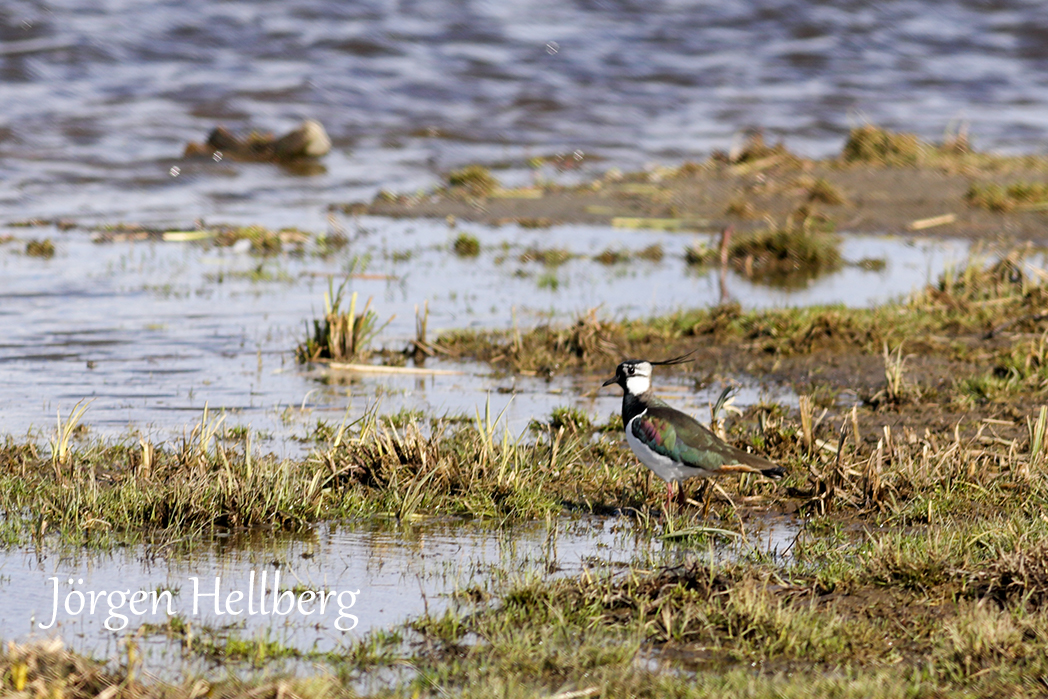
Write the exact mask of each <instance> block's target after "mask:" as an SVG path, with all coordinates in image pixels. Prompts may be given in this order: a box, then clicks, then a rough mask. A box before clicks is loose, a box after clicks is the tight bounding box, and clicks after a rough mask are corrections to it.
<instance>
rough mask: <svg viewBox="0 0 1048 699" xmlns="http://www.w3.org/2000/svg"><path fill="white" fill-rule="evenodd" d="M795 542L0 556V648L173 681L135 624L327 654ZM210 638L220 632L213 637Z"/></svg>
mask: <svg viewBox="0 0 1048 699" xmlns="http://www.w3.org/2000/svg"><path fill="white" fill-rule="evenodd" d="M797 532H798V524H797V523H796V522H794V521H793V520H792V519H789V518H777V519H774V518H773V519H768V520H765V521H763V522H761V521H756V522H751V523H749V524H748V525H747V538H746V539H745V540H735V539H732V538H729V539H719V538H718V539H717V540H716V541H715V542H713V541H711V540H709V539H702V540H690V541H688V540H686V541H682V542H666V543H663V542H662V541H661V540H659V539H658V538H657V537H656V538H652V537H650V536H646V535H641V534H639V533H637V529H636V526H635V525H634V523H633V522H632V521H630V520H628V519H625V518H610V519H609V518H595V517H591V518H584V519H580V520H572V521H567V520H565V521H560V522H554V523H553V524H552V525H551V526H550V527H547V526H544V525H522V526H519V527H512V528H495V527H493V526H491V525H485V524H483V523H458V524H454V523H445V524H440V523H436V524H428V525H422V526H407V527H404V528H400V527H398V526H396V525H394V524H392V523H390V524H389V525H388V526H383V525H381V524H378V525H374V524H373V525H333V524H332V525H324V526H321V527H318V528H317V529H316V530H314V531H312V532H310V533H309V534H308V535H303V536H299V537H291V538H289V537H286V536H281V537H273V536H272V535H269V536H266V535H264V534H263V533H256V534H254V535H251V536H241V537H235V538H229V539H222V538H220V539H217V540H216V541H215V542H214V543H213V545H211V546H210V547H207V548H204V549H202V550H197V551H194V552H192V553H189V554H185V553H175V552H173V551H168V550H163V549H161V550H153V549H150V548H149V547H141V546H135V547H129V548H119V549H116V550H114V551H112V552H110V553H103V554H99V553H93V552H75V551H74V552H67V553H56V552H41V551H34V550H12V551H7V552H3V553H0V637H2V638H4V639H7V640H19V641H21V640H25V639H27V638H31V637H37V638H40V637H44V638H47V637H51V636H53V635H56V634H57V635H59V636H61V637H62V638H63V640H64V641H65V642H66V643H67V644H69V645H70V646H71V647H72V648H73V649H74V650H77V651H80V652H83V653H90V654H94V655H95V656H97V657H102V658H111V657H117V656H119V655H120V654H121V653H122V652H123V650H122V647H121V643H122V642H124V641H126V639H127V638H128V637H129V636H131V635H132V634H135V633H137V634H138V635H139V638H140V640H139V641H138V642H139V644H140V647H141V648H142V650H143V653H144V656H145V661H144V663H145V669H146V670H147V671H148V672H150V673H152V674H157V675H160V676H165V677H166V676H174V675H177V673H178V671H179V669H180V668H184V667H185V665H184V664H183V663H188V664H189V665H191V666H195V665H193V664H194V663H196V662H197V661H196V660H194V659H189V658H186V659H183V655H182V652H181V650H180V641H179V638H177V637H176V638H169V637H167V636H165V635H164V634H163V633H162V632H157V631H149V630H147V629H144V630H139V627H141V626H142V624H144V623H152V624H164V623H167V622H169V621H171V620H172V618H173V617H178V618H177V620H176V622H178V623H180V628H186V627H188V628H190V629H191V631H190V632H191V633H194V634H195V635H196V637H197V638H199V639H212V638H217V639H218V640H219V641H221V640H222V639H224V638H228V637H235V638H241V639H257V638H268V639H270V640H274V641H280V642H281V643H283V644H284V645H286V646H289V647H291V648H294V649H296V650H297V651H299V652H302V653H323V652H326V651H330V650H335V651H337V650H339V649H342V648H345V647H346V646H347V645H349V644H351V643H353V642H354V641H355V640H358V639H360V638H361V637H362V636H363V635H364V634H366V633H367V632H368V631H373V630H378V629H389V628H392V627H394V626H397V625H399V624H402V623H404V622H405V621H407V620H408V619H409V618H411V617H415V616H418V615H421V614H423V613H425V612H426V611H427V610H428V611H429V612H430V613H435V614H439V613H440V612H441V611H442V610H443V609H446V608H448V606H449V605H451V604H455V603H456V601H455V600H456V599H457V598H456V593H458V592H464V591H467V590H472V591H474V593H483V594H480V595H477V594H474V596H475V597H485V596H487V595H492V594H494V595H498V594H500V591H502V590H504V589H505V587H506V585H511V584H513V583H515V582H522V581H525V580H534V579H536V578H549V577H551V576H554V577H555V576H566V575H576V574H578V573H580V572H582V571H583V569H588V570H601V569H605V568H607V569H610V570H617V569H618V568H620V567H622V566H623V565H626V564H630V563H633V562H641V563H643V564H645V565H649V566H659V565H672V564H675V563H679V562H680V561H681V560H683V558H685V557H695V556H700V557H701V556H707V555H714V556H715V557H717V559H718V560H720V559H725V558H731V557H737V556H743V555H761V556H772V557H773V558H775V557H778V556H782V555H788V550H789V549H790V547H791V545H792V542H793V539H794V537H795V536H796V535H797ZM277 579H279V581H277ZM70 581H72V582H70ZM56 591H57V595H58V596H57V607H56V604H55V599H56V598H55V594H56ZM139 591H141V594H140V595H139V597H137V598H134V595H135V593H138V592H139ZM120 592H123V593H125V594H123V595H119V594H114V593H120ZM311 593H312V594H311ZM216 594H217V596H216ZM320 596H324V597H325V600H326V608H324V609H323V610H322V609H321V602H320V601H319V597H320ZM154 600H155V601H158V602H159V604H157V605H155V606H154ZM92 601H94V603H95V607H94V612H92V611H91V604H92ZM135 611H142V612H144V613H142V614H136V613H134V612H135ZM154 611H155V613H154ZM168 611H171V612H173V613H174V614H173V615H172V616H171V617H169V616H168ZM42 627H49V628H46V629H45V628H42ZM192 629H195V631H192ZM209 629H217V630H220V631H221V632H220V633H219V634H218V635H217V637H213V636H211V634H210V632H209ZM340 629H347V630H345V631H343V630H340ZM198 643H199V642H198ZM307 664H308V663H307Z"/></svg>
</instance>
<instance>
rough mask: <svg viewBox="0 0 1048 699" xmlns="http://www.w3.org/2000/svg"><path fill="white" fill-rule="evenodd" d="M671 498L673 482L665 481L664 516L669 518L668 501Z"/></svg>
mask: <svg viewBox="0 0 1048 699" xmlns="http://www.w3.org/2000/svg"><path fill="white" fill-rule="evenodd" d="M672 498H673V481H666V516H667V517H669V516H670V500H671V499H672Z"/></svg>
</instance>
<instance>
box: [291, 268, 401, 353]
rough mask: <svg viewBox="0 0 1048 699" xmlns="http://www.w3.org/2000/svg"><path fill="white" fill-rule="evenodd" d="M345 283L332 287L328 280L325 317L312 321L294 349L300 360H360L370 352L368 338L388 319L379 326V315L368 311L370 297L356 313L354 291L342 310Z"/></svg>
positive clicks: (330, 281) (375, 333)
mask: <svg viewBox="0 0 1048 699" xmlns="http://www.w3.org/2000/svg"><path fill="white" fill-rule="evenodd" d="M348 284H349V280H348V279H347V280H345V281H343V282H342V283H341V284H340V285H339V287H338V290H335V289H334V281H333V280H330V279H329V280H328V290H327V291H326V292H325V293H324V317H323V318H319V319H316V318H315V319H314V320H313V328H312V332H310V333H308V334H307V337H306V339H305V340H303V341H302V342H301V343H300V344H299V345H298V347H296V348H295V357H296V358H297V359H298V361H299V362H302V363H304V362H312V361H316V360H318V359H330V360H335V361H361V360H364V359H367V357H368V356H369V354H370V353H371V348H370V345H371V341H372V340H374V339H375V337H376V336H377V335H378V334H379V333H380V332H382V329H383V328H385V327H386V325H388V324H389V321H386V323H385V324H383V325H381V326H380V325H379V324H378V314H377V313H375V311H373V310H371V299H370V298H368V301H367V303H366V304H364V310H363V311H361V312H360V313H357V312H356V308H357V293H356V292H355V291H354V292H353V293H352V294H351V295H350V297H349V308H348V309H344V308H343V307H342V304H343V303H344V302H345V301H346V299H345V292H346V286H347V285H348ZM390 320H392V318H390Z"/></svg>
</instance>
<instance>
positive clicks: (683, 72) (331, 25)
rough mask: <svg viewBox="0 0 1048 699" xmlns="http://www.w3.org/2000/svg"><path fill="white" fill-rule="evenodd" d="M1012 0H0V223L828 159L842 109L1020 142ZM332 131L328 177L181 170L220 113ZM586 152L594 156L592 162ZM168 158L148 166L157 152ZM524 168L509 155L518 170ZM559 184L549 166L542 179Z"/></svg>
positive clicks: (1036, 6)
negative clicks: (468, 169)
mask: <svg viewBox="0 0 1048 699" xmlns="http://www.w3.org/2000/svg"><path fill="white" fill-rule="evenodd" d="M1043 10H1044V8H1043V6H1042V4H1041V3H1038V2H1033V1H1031V0H999V1H997V2H993V3H983V2H973V1H971V0H949V1H945V2H932V1H930V0H898V1H896V2H890V3H876V4H870V3H861V2H854V1H852V2H846V3H833V2H826V1H825V0H820V1H817V2H810V1H805V2H801V1H799V0H763V1H761V2H742V1H741V0H729V1H726V2H668V1H667V2H657V3H638V2H631V1H629V0H580V1H578V2H573V3H557V2H549V1H548V0H528V1H526V2H516V3H503V2H490V1H489V0H455V1H450V0H404V1H400V2H390V1H388V0H370V1H365V2H354V3H344V2H335V1H333V0H310V2H302V1H301V0H299V1H297V2H276V1H274V0H262V1H256V0H250V1H249V0H229V1H226V2H222V3H209V2H203V1H202V0H181V1H179V2H170V1H160V2H148V3H136V2H127V1H126V0H100V1H99V2H93V3H82V2H76V1H74V0H46V1H45V0H9V1H8V2H5V3H4V5H3V7H2V8H0V104H3V105H4V108H3V110H2V111H0V158H2V159H3V162H4V170H5V173H4V174H5V176H4V177H3V178H2V179H0V220H3V219H10V218H22V217H27V216H45V217H53V216H72V217H82V216H88V215H92V216H97V217H99V218H101V219H105V220H109V221H115V220H132V221H149V222H154V221H161V220H181V219H184V218H186V217H188V218H190V219H193V218H196V217H198V216H205V217H210V216H214V215H230V214H234V213H241V214H249V215H253V216H257V217H261V218H268V217H269V216H270V215H271V214H272V213H273V212H276V211H282V212H288V213H290V214H291V215H294V216H296V217H298V218H304V217H309V216H311V215H315V212H316V211H318V210H320V209H321V208H322V207H323V206H324V205H326V204H328V203H330V202H332V201H347V200H353V199H360V198H370V196H371V195H373V194H374V192H375V191H376V190H377V189H378V188H379V187H386V188H388V189H393V190H405V189H407V190H414V189H415V188H416V187H419V186H428V185H429V184H431V183H432V182H433V181H434V179H435V178H436V176H437V173H438V172H439V171H442V170H447V169H449V168H451V167H453V166H455V165H458V164H461V163H464V162H469V161H476V160H481V161H487V162H494V161H500V160H510V161H515V162H516V163H517V164H518V166H520V164H521V163H522V161H523V160H524V159H525V158H527V157H529V156H540V155H553V154H558V153H560V154H564V155H565V156H566V157H567V164H568V165H569V166H571V167H576V166H577V165H578V161H576V160H575V156H574V154H575V153H578V154H579V157H580V158H581V163H582V167H583V168H587V167H596V168H603V167H605V166H607V164H608V163H609V162H610V163H611V164H612V165H615V166H619V167H635V166H640V165H643V164H645V163H647V162H649V161H664V162H665V161H670V162H672V161H678V160H681V159H684V158H693V157H704V156H705V155H707V154H708V153H709V152H710V151H711V150H712V149H715V148H716V149H722V150H728V149H729V148H730V147H731V145H732V142H733V139H734V138H735V135H736V134H737V133H738V132H739V131H740V130H741V129H745V128H749V127H761V128H764V129H766V130H767V132H768V135H769V137H770V138H771V139H773V140H775V139H778V138H785V139H786V140H787V143H788V144H789V145H790V146H791V147H792V148H794V149H796V150H798V151H799V152H801V153H803V154H806V155H812V156H818V155H823V154H827V153H831V152H835V151H837V150H838V149H839V148H840V146H841V144H842V143H843V139H844V136H845V134H846V132H847V130H848V128H849V127H850V126H853V125H855V124H857V123H860V122H861V121H862V120H863V119H864V118H865V119H868V120H870V121H872V122H874V123H878V124H883V125H885V126H887V127H890V128H894V129H899V130H907V131H915V132H917V133H918V134H920V135H921V136H923V137H925V138H929V139H937V138H939V137H941V135H942V133H943V132H944V130H945V129H947V128H948V127H951V126H952V127H953V128H956V126H957V125H959V124H961V123H964V124H968V125H969V126H970V131H971V134H972V136H973V138H974V142H975V144H976V146H978V147H980V148H1003V149H1010V150H1022V151H1041V152H1043V149H1044V143H1045V142H1046V140H1048V139H1046V136H1048V117H1046V116H1045V115H1046V114H1048V109H1046V107H1048V79H1046V77H1045V76H1046V75H1048V71H1046V70H1045V68H1046V67H1048V41H1045V36H1046V32H1048V19H1046V17H1048V15H1046V14H1045V13H1044V11H1043ZM303 117H314V118H317V119H319V120H320V121H321V122H323V123H324V124H325V125H326V126H327V128H328V130H329V131H330V133H331V135H332V137H333V140H334V143H335V150H334V152H333V153H332V154H331V155H330V156H328V157H327V158H326V159H325V165H326V167H327V173H326V174H324V175H320V176H317V177H299V176H297V175H295V174H293V173H289V172H285V171H282V170H280V169H279V168H276V167H271V166H265V165H230V164H229V163H226V162H222V163H211V162H205V163H200V164H187V163H180V162H179V161H178V159H179V158H180V156H181V153H182V150H183V148H184V146H185V144H186V142H188V141H190V140H202V139H203V138H204V137H205V136H206V135H207V133H208V132H209V131H210V130H211V129H212V128H213V127H214V126H215V125H216V124H218V123H223V124H225V125H227V126H229V127H231V128H233V129H234V130H238V131H241V132H246V131H247V130H249V129H251V128H254V129H259V130H262V131H274V132H278V133H280V132H283V131H286V130H287V129H289V128H291V127H292V126H294V125H295V124H296V123H297V122H298V120H300V119H301V118H303ZM598 158H603V159H604V160H603V161H600V160H597V159H598ZM176 164H177V165H180V166H181V168H182V169H181V174H179V175H178V176H177V177H172V176H171V175H170V174H169V171H170V169H171V167H172V166H173V165H176ZM521 169H523V170H524V173H525V174H526V168H521ZM546 174H548V175H550V176H556V177H558V178H565V177H566V178H570V176H571V173H570V172H569V173H560V174H558V173H555V172H552V171H550V172H547V173H546Z"/></svg>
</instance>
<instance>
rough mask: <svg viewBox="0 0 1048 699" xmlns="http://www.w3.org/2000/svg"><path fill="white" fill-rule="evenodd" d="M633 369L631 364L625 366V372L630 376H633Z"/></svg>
mask: <svg viewBox="0 0 1048 699" xmlns="http://www.w3.org/2000/svg"><path fill="white" fill-rule="evenodd" d="M634 371H635V369H634V368H633V367H631V366H628V367H626V373H627V374H629V375H630V376H633V372H634Z"/></svg>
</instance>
